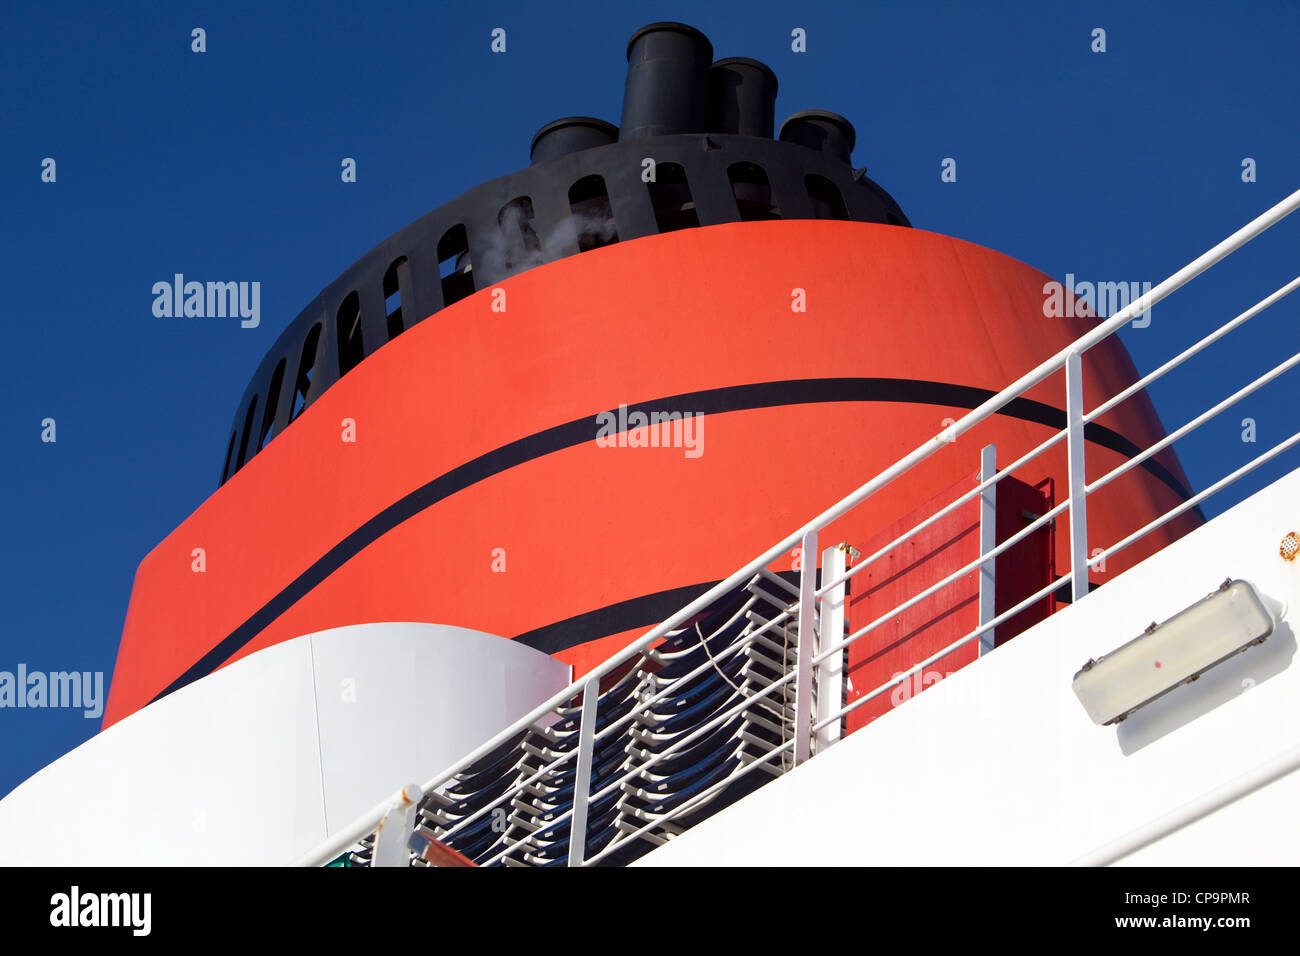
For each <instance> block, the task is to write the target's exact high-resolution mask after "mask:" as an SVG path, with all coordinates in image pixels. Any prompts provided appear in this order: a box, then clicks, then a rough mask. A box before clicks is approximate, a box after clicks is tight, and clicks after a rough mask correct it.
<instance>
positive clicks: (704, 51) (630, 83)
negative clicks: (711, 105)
mask: <svg viewBox="0 0 1300 956" xmlns="http://www.w3.org/2000/svg"><path fill="white" fill-rule="evenodd" d="M712 60H713V44H711V43H710V42H709V38H708V37H706V36H705V35H704V34H703V33H701V32H700V31H699V30H697V29H695V28H694V27H688V26H687V25H686V24H684V23H652V24H650V25H649V26H644V27H642V28H641V29H640V30H637V31H636V33H634V34H632V39H630V40H628V41H627V86H626V87H625V88H624V90H623V117H622V121H621V122H620V124H619V134H618V138H619V140H620V141H621V140H629V139H640V138H642V137H645V136H671V135H674V134H677V133H703V132H705V131H706V130H705V127H706V126H707V124H708V101H709V97H708V91H709V63H710V62H711V61H712Z"/></svg>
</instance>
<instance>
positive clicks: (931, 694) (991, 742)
mask: <svg viewBox="0 0 1300 956" xmlns="http://www.w3.org/2000/svg"><path fill="white" fill-rule="evenodd" d="M1297 528H1300V471H1297V472H1293V473H1292V474H1290V475H1288V476H1286V477H1285V478H1283V479H1281V480H1280V481H1278V482H1276V483H1275V484H1273V485H1272V486H1270V487H1269V488H1267V489H1265V490H1264V491H1261V492H1260V493H1258V494H1256V495H1255V496H1253V497H1251V498H1249V499H1247V500H1246V501H1244V502H1242V503H1241V504H1240V505H1238V506H1237V507H1235V508H1233V509H1232V510H1231V511H1229V512H1227V513H1225V514H1224V515H1221V516H1220V517H1219V518H1217V519H1215V520H1214V521H1212V522H1210V523H1209V524H1207V525H1205V526H1204V527H1202V528H1199V529H1198V530H1197V531H1195V532H1193V533H1192V534H1190V535H1188V536H1187V537H1185V538H1183V539H1182V540H1181V541H1179V542H1177V543H1175V544H1173V545H1171V546H1169V547H1168V548H1166V549H1164V550H1163V551H1161V552H1160V553H1158V554H1156V555H1154V556H1152V557H1151V558H1150V559H1148V560H1147V561H1145V562H1143V563H1142V564H1141V565H1139V566H1138V567H1136V568H1133V569H1132V570H1130V571H1129V572H1127V573H1125V574H1123V575H1120V576H1117V577H1115V578H1114V579H1112V580H1110V581H1109V582H1107V583H1105V584H1104V586H1102V587H1100V588H1098V589H1097V590H1095V591H1094V592H1093V593H1092V594H1090V595H1089V596H1088V597H1086V598H1084V599H1083V600H1082V601H1081V602H1079V603H1077V604H1076V605H1075V606H1073V607H1070V608H1067V609H1065V610H1063V611H1061V612H1060V613H1058V614H1056V615H1054V616H1053V617H1051V618H1049V619H1048V620H1046V621H1044V622H1042V623H1041V624H1039V625H1037V626H1036V627H1034V628H1033V629H1031V630H1029V631H1027V632H1026V633H1024V634H1022V635H1020V636H1019V637H1017V638H1016V639H1015V640H1014V641H1012V642H1010V643H1008V644H1007V645H1005V646H1004V647H1001V648H999V649H998V650H996V651H995V652H993V653H992V654H989V655H987V656H985V657H982V658H980V659H979V660H978V661H976V662H975V663H973V664H971V665H969V666H968V667H966V668H963V669H962V670H960V671H958V672H957V673H956V674H954V675H953V676H952V677H949V678H947V679H946V680H943V681H941V682H939V683H938V684H936V685H934V686H933V687H931V688H930V689H928V690H926V691H925V692H924V693H922V694H920V695H918V696H917V697H915V698H913V699H912V700H910V701H908V702H907V703H906V704H905V705H904V706H901V707H898V708H896V709H895V710H893V711H891V712H890V713H888V714H886V715H885V716H884V717H882V718H881V719H879V720H877V721H875V722H874V723H872V724H870V725H869V726H867V727H866V728H864V729H863V730H861V731H859V732H858V733H856V734H853V735H852V736H850V737H848V738H846V739H845V740H844V741H843V742H841V743H839V744H838V745H836V746H835V747H833V748H831V749H830V750H829V751H828V752H827V753H826V754H824V755H821V756H818V757H816V758H814V759H812V760H811V761H809V762H808V763H806V764H804V765H803V766H801V767H799V768H798V769H796V770H794V771H792V772H791V773H789V774H787V775H786V776H784V777H782V778H780V779H778V780H776V781H774V782H772V783H771V784H769V785H767V786H766V787H764V788H763V789H762V790H760V791H758V792H757V793H755V794H753V795H751V796H749V797H747V798H745V799H744V800H741V801H740V802H739V803H737V804H735V805H733V806H732V807H730V808H728V809H727V810H724V811H722V812H721V813H719V814H718V815H717V816H715V817H713V818H711V819H709V820H707V821H705V822H704V823H702V824H700V825H699V826H697V827H695V828H694V829H692V830H690V831H687V832H686V833H685V834H683V835H682V836H680V837H678V838H677V839H675V840H674V841H673V842H671V843H670V844H668V845H667V846H664V847H661V848H659V849H656V850H655V851H653V852H652V853H650V854H648V855H647V856H646V857H644V858H643V859H642V860H641V861H640V864H641V865H652V866H653V865H661V866H671V865H692V864H732V865H778V866H787V865H799V864H803V865H824V864H845V863H860V864H892V865H909V864H910V865H943V864H949V865H967V864H991V865H1023V864H1048V865H1051V864H1068V863H1071V862H1073V861H1075V860H1077V859H1079V858H1081V857H1084V856H1085V855H1087V854H1089V853H1090V852H1092V851H1094V850H1096V849H1097V848H1099V847H1103V846H1105V845H1107V844H1109V843H1111V842H1112V841H1114V840H1116V839H1119V838H1120V837H1123V836H1124V835H1125V834H1128V833H1130V832H1132V831H1135V830H1138V829H1139V828H1141V827H1143V826H1145V825H1147V824H1149V823H1150V822H1152V821H1153V820H1156V819H1158V818H1160V817H1162V816H1164V815H1165V814H1167V813H1169V812H1170V811H1173V810H1175V809H1176V808H1178V807H1180V806H1182V805H1183V804H1186V803H1188V802H1189V801H1191V800H1193V799H1194V798H1196V797H1199V796H1200V795H1202V794H1204V793H1206V792H1208V791H1211V790H1213V789H1214V788H1216V787H1219V786H1221V785H1223V784H1226V783H1228V782H1229V781H1231V780H1233V779H1235V778H1237V777H1240V776H1241V775H1243V774H1246V773H1248V772H1250V771H1251V770H1253V769H1255V768H1257V767H1259V766H1260V765H1261V764H1264V763H1266V762H1267V761H1269V760H1271V759H1272V758H1274V757H1276V756H1278V755H1279V754H1281V753H1283V752H1284V751H1287V750H1289V749H1291V748H1292V747H1295V746H1297V745H1298V744H1300V668H1298V667H1297V666H1296V663H1295V654H1296V637H1295V629H1294V628H1295V621H1296V612H1295V609H1296V608H1297V607H1300V562H1296V563H1293V564H1288V563H1287V562H1285V561H1283V560H1282V558H1281V557H1280V556H1279V554H1278V544H1279V542H1280V541H1281V539H1282V537H1283V535H1284V534H1286V533H1287V532H1288V531H1292V530H1296V529H1297ZM1096 544H1098V545H1103V546H1104V545H1105V544H1106V542H1096ZM1228 577H1240V578H1246V579H1248V580H1250V581H1252V582H1253V583H1254V584H1255V585H1256V586H1257V587H1258V588H1259V589H1260V590H1261V592H1263V593H1264V594H1266V595H1269V596H1270V597H1273V598H1277V599H1281V600H1282V601H1285V602H1286V603H1287V608H1286V611H1285V613H1284V614H1283V616H1282V621H1281V624H1280V626H1279V627H1278V630H1277V631H1276V633H1274V635H1273V636H1272V637H1270V638H1269V639H1268V640H1267V641H1266V642H1265V643H1264V644H1263V645H1261V646H1259V647H1256V648H1252V649H1251V650H1250V651H1248V652H1247V653H1245V654H1242V655H1240V656H1238V657H1236V658H1234V659H1232V660H1231V661H1229V662H1227V663H1225V664H1223V665H1220V666H1219V667H1217V668H1215V669H1213V670H1212V671H1210V672H1208V673H1207V674H1205V675H1204V676H1203V677H1202V678H1201V679H1200V680H1199V681H1197V682H1196V683H1194V684H1190V685H1184V686H1182V687H1180V688H1179V689H1177V690H1175V691H1173V692H1171V693H1170V694H1168V695H1166V697H1164V698H1162V699H1161V700H1160V701H1158V702H1156V703H1154V704H1152V705H1150V706H1149V707H1147V708H1145V709H1144V710H1142V711H1140V712H1139V713H1137V714H1135V715H1134V716H1133V717H1130V718H1129V719H1128V720H1127V721H1125V722H1123V723H1121V724H1120V725H1118V726H1117V727H1115V726H1112V727H1098V726H1096V725H1094V724H1093V723H1092V722H1091V721H1090V720H1089V719H1088V717H1087V715H1086V714H1085V712H1084V710H1083V707H1082V705H1081V704H1080V703H1079V701H1078V700H1077V699H1076V698H1075V696H1074V694H1073V692H1072V691H1071V687H1070V684H1071V679H1072V678H1073V676H1074V674H1075V672H1076V671H1077V670H1078V669H1079V667H1080V665H1082V664H1083V662H1084V661H1086V660H1087V659H1088V658H1090V657H1097V656H1099V655H1101V654H1105V653H1107V652H1108V651H1111V650H1113V649H1115V648H1116V647H1118V646H1120V645H1121V644H1123V643H1125V642H1126V641H1128V640H1129V639H1131V638H1133V637H1135V636H1137V635H1138V634H1139V633H1141V632H1142V630H1143V629H1144V628H1145V627H1146V625H1148V624H1149V623H1151V622H1152V621H1162V620H1165V619H1167V618H1169V617H1171V616H1172V615H1173V614H1175V613H1176V612H1178V611H1179V610H1181V609H1183V608H1184V607H1187V606H1188V605H1190V604H1192V603H1194V602H1195V601H1196V600H1198V599H1199V598H1201V597H1204V596H1205V595H1206V594H1207V593H1209V592H1210V591H1211V590H1213V589H1214V588H1215V587H1217V586H1218V585H1219V584H1220V583H1221V582H1222V581H1223V580H1224V579H1225V578H1228ZM1103 580H1104V578H1103ZM1298 798H1300V773H1292V774H1290V775H1288V776H1286V777H1283V778H1281V779H1280V780H1279V781H1277V782H1275V783H1273V784H1271V785H1268V786H1266V787H1264V788H1262V789H1260V790H1257V791H1255V792H1254V793H1253V794H1251V795H1249V796H1246V797H1244V798H1243V799H1241V800H1240V801H1238V802H1236V803H1234V804H1231V805H1229V806H1228V807H1226V808H1224V809H1221V810H1219V811H1218V812H1216V813H1215V814H1213V815H1211V816H1209V817H1206V818H1203V819H1201V820H1199V821H1197V822H1196V823H1193V824H1191V825H1189V826H1187V827H1185V828H1183V829H1181V830H1179V831H1177V832H1175V833H1174V834H1172V835H1170V836H1167V837H1165V838H1164V839H1162V840H1160V841H1158V842H1157V843H1154V844H1152V845H1150V846H1148V847H1147V848H1145V849H1143V850H1141V851H1138V852H1136V853H1134V854H1132V855H1131V856H1129V857H1127V858H1126V859H1125V861H1124V862H1131V863H1151V864H1160V863H1171V864H1220V863H1238V864H1287V863H1291V864H1294V863H1296V862H1298V861H1300V849H1298V848H1300V813H1297V811H1296V809H1295V808H1296V807H1297V805H1300V804H1298V803H1297V800H1298ZM971 806H979V807H980V808H981V809H980V813H979V814H978V815H973V814H971V813H969V812H967V811H966V810H965V809H964V808H968V807H971Z"/></svg>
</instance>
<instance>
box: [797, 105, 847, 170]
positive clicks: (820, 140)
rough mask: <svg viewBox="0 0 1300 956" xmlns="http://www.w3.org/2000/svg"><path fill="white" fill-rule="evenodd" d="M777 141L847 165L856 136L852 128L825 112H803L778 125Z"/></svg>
mask: <svg viewBox="0 0 1300 956" xmlns="http://www.w3.org/2000/svg"><path fill="white" fill-rule="evenodd" d="M779 139H780V140H781V142H783V143H796V144H798V145H799V146H806V147H808V148H809V149H814V150H816V151H817V152H819V153H825V154H826V155H828V156H834V157H835V158H836V159H838V160H839V161H840V162H842V163H845V164H847V163H848V162H849V155H850V154H851V153H852V152H853V146H854V143H855V141H856V139H857V134H856V133H855V132H854V131H853V124H852V123H850V122H849V121H848V120H846V119H845V118H844V117H843V116H841V115H840V114H839V113H831V112H829V111H828V110H804V111H803V112H802V113H795V114H794V115H793V116H791V117H790V118H789V119H787V120H786V121H785V122H784V123H782V124H781V134H780V137H779Z"/></svg>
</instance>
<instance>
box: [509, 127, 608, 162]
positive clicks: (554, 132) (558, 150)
mask: <svg viewBox="0 0 1300 956" xmlns="http://www.w3.org/2000/svg"><path fill="white" fill-rule="evenodd" d="M617 141H618V127H617V126H615V125H614V124H613V123H606V122H605V121H604V120H599V119H593V118H592V117H590V116H566V117H564V119H557V120H555V121H554V122H550V123H547V124H546V125H545V126H543V127H542V128H541V129H539V130H538V131H537V133H536V135H534V136H533V144H532V146H531V147H530V148H529V151H528V155H529V158H530V159H531V163H532V165H534V166H536V165H537V164H538V163H544V162H546V161H547V160H548V159H555V158H556V157H557V156H567V155H568V154H569V153H578V152H581V151H582V150H584V149H591V148H592V147H595V146H608V145H609V144H610V143H614V142H617Z"/></svg>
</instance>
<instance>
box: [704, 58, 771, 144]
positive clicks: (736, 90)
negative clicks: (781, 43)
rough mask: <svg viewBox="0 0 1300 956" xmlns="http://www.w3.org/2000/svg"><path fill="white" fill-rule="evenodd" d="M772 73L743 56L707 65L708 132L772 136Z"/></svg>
mask: <svg viewBox="0 0 1300 956" xmlns="http://www.w3.org/2000/svg"><path fill="white" fill-rule="evenodd" d="M775 107H776V74H775V73H773V72H772V71H771V69H769V68H768V67H767V65H766V64H763V63H759V62H758V60H751V59H749V58H748V57H744V56H733V57H728V58H727V59H725V60H719V61H718V62H717V63H715V64H713V66H711V67H710V68H709V132H710V133H733V134H736V135H738V136H761V137H763V138H764V139H771V138H772V124H773V122H774V119H773V110H774V109H775Z"/></svg>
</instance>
